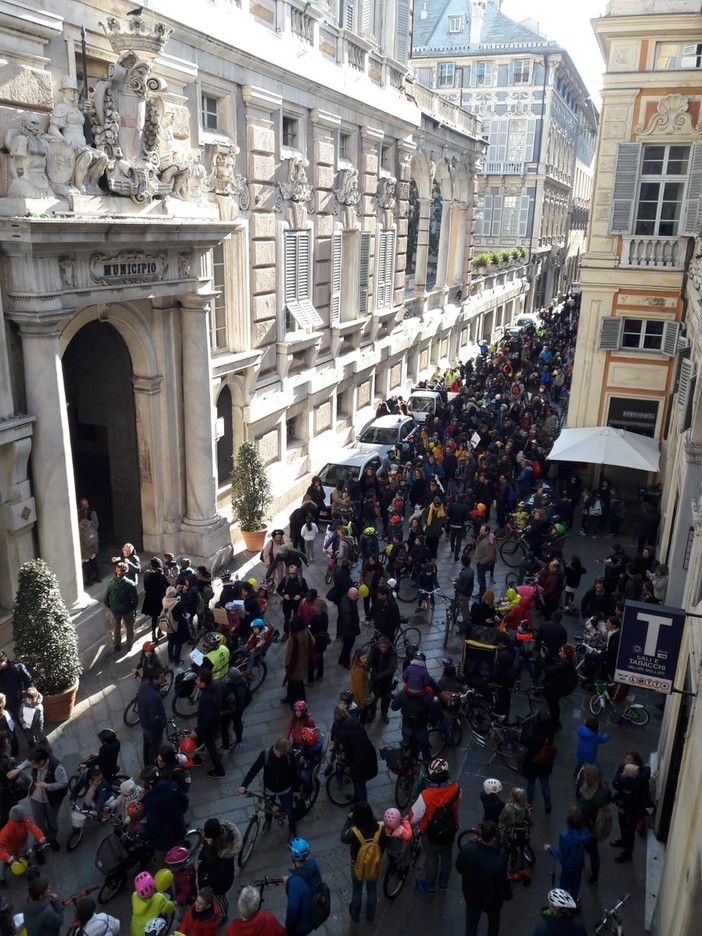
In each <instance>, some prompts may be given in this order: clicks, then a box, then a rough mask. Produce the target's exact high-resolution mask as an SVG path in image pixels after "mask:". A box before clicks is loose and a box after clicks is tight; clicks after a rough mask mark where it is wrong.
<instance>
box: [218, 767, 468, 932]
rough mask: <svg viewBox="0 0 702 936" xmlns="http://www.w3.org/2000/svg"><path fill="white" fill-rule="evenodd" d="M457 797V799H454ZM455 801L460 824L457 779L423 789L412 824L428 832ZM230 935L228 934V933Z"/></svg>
mask: <svg viewBox="0 0 702 936" xmlns="http://www.w3.org/2000/svg"><path fill="white" fill-rule="evenodd" d="M454 797H455V799H454ZM451 800H454V803H453V816H454V819H455V820H456V824H458V806H459V803H460V802H461V788H460V787H459V785H458V784H457V783H456V782H455V781H453V780H452V781H450V782H449V783H445V784H444V785H443V786H430V787H427V788H426V790H423V791H422V793H421V794H420V796H419V799H418V800H417V802H416V803H415V804H414V806H413V807H412V809H410V814H409V821H410V822H411V824H412V825H416V824H417V823H419V831H420V832H426V828H427V824H428V823H429V821H430V819H431V817H432V816H433V815H434V813H435V812H436V810H437V809H438V808H439V806H445V805H446V804H447V803H450V802H451ZM227 936H228V934H227Z"/></svg>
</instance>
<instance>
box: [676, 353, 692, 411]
mask: <svg viewBox="0 0 702 936" xmlns="http://www.w3.org/2000/svg"><path fill="white" fill-rule="evenodd" d="M695 376H696V369H695V365H694V364H693V363H692V361H691V360H689V358H685V359H684V360H683V361H681V363H680V380H679V382H678V406H679V407H680V408H681V409H683V410H684V409H686V408H687V406H688V403H689V401H690V396H691V394H692V389H693V388H692V383H693V380H694V379H695Z"/></svg>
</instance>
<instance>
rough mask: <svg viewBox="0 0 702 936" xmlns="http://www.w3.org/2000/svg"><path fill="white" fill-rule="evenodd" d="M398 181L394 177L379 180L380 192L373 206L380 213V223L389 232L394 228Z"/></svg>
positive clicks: (384, 177) (376, 195)
mask: <svg viewBox="0 0 702 936" xmlns="http://www.w3.org/2000/svg"><path fill="white" fill-rule="evenodd" d="M396 191H397V179H396V178H395V177H394V176H381V177H380V178H379V179H378V191H377V192H376V194H375V197H374V199H373V204H374V206H375V208H376V210H377V211H378V215H379V217H380V221H381V223H382V225H383V227H384V228H385V229H386V230H387V229H389V228H391V227H392V225H393V222H394V220H395V211H396V210H397V197H396Z"/></svg>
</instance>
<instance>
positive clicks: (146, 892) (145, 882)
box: [134, 871, 156, 900]
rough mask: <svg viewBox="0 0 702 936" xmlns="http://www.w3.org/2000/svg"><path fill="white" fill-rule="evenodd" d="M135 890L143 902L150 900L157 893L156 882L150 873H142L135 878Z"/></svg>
mask: <svg viewBox="0 0 702 936" xmlns="http://www.w3.org/2000/svg"><path fill="white" fill-rule="evenodd" d="M134 890H135V891H136V892H137V894H138V895H139V896H140V897H141V899H142V900H148V899H149V897H153V896H154V894H155V893H156V882H155V881H154V879H153V878H152V877H151V875H150V874H149V872H148V871H141V872H140V873H139V874H137V876H136V877H135V878H134Z"/></svg>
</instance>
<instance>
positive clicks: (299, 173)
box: [275, 157, 314, 230]
mask: <svg viewBox="0 0 702 936" xmlns="http://www.w3.org/2000/svg"><path fill="white" fill-rule="evenodd" d="M308 166H309V163H308V161H307V160H306V159H302V158H301V157H297V158H295V159H290V160H289V161H288V180H287V182H279V183H278V194H277V195H276V200H275V203H276V207H277V208H278V210H282V209H283V208H285V213H286V220H287V221H288V224H289V225H290V227H291V228H292V229H293V230H300V229H301V228H304V227H305V225H306V224H307V215H308V213H311V212H312V211H313V210H314V201H313V195H312V186H311V185H310V184H309V182H308V181H307V173H306V172H305V169H306V168H307V167H308Z"/></svg>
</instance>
